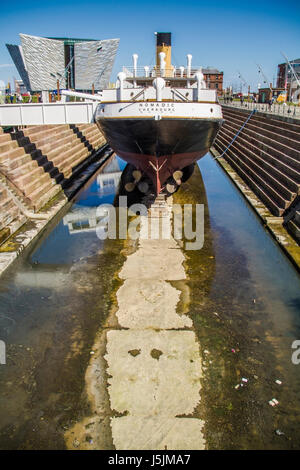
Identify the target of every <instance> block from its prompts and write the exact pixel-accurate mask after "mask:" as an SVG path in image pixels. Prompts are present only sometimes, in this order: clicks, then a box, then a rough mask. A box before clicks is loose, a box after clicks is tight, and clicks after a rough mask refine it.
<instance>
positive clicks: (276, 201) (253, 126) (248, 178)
mask: <svg viewBox="0 0 300 470" xmlns="http://www.w3.org/2000/svg"><path fill="white" fill-rule="evenodd" d="M223 115H224V119H225V122H224V124H223V126H222V128H221V129H220V131H219V133H218V135H217V138H216V140H215V142H214V148H215V149H216V150H217V151H218V153H219V154H221V155H222V154H223V152H224V151H225V150H226V149H227V150H226V152H225V154H224V155H223V157H224V159H225V160H226V161H227V162H228V163H229V164H230V166H231V167H232V168H233V169H234V170H235V171H236V172H237V173H238V174H239V176H240V177H241V178H242V179H243V180H244V181H245V182H246V184H247V185H248V186H249V187H250V188H251V189H252V191H253V192H254V193H255V194H256V195H257V196H258V197H259V198H260V199H261V201H262V202H263V203H264V204H265V205H266V207H267V208H268V209H269V211H270V212H271V214H273V215H274V216H276V217H282V218H283V223H284V225H285V226H286V228H287V229H288V230H289V231H290V233H291V234H292V235H293V236H294V237H295V238H296V239H297V240H298V242H299V241H300V214H299V210H300V199H299V194H300V121H299V120H293V119H292V118H285V117H282V116H274V115H273V116H270V115H268V114H264V113H255V114H253V115H252V116H251V118H250V120H249V121H248V122H247V124H246V126H245V127H244V129H243V130H242V131H241V132H240V134H239V135H238V137H237V138H236V140H235V141H234V142H233V143H232V145H231V146H230V147H229V148H227V147H228V146H229V145H230V143H231V142H232V140H233V138H234V136H235V135H236V133H237V132H238V130H239V129H240V128H241V126H242V125H243V124H244V122H245V121H246V119H247V117H248V116H249V110H243V109H240V108H239V109H237V108H233V107H230V106H223Z"/></svg>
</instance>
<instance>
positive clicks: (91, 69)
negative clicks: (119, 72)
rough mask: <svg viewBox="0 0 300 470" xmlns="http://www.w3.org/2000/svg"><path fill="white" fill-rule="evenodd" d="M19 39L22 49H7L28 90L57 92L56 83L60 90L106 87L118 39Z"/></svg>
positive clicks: (17, 47) (8, 46) (22, 35)
mask: <svg viewBox="0 0 300 470" xmlns="http://www.w3.org/2000/svg"><path fill="white" fill-rule="evenodd" d="M20 38H21V46H16V45H12V44H6V47H7V49H8V51H9V53H10V55H11V58H12V60H13V61H14V63H15V66H16V68H17V70H18V72H19V74H20V77H21V78H22V80H23V82H24V84H25V86H26V88H27V89H28V90H29V91H43V90H45V91H46V90H49V91H51V90H56V88H57V80H59V87H60V88H61V89H64V88H67V87H74V86H75V89H77V90H91V89H92V87H93V85H94V87H95V89H96V90H101V89H103V88H105V87H107V85H108V82H109V78H110V75H111V71H112V67H113V63H114V60H115V56H116V52H117V49H118V45H119V39H105V40H99V41H95V40H89V41H87V40H82V39H71V38H70V39H68V38H53V39H48V38H42V37H38V36H30V35H28V34H20ZM66 76H68V83H66V82H67V81H66ZM70 76H71V77H72V79H71V81H70ZM74 84H75V85H74Z"/></svg>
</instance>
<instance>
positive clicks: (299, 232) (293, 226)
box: [286, 219, 300, 242]
mask: <svg viewBox="0 0 300 470" xmlns="http://www.w3.org/2000/svg"><path fill="white" fill-rule="evenodd" d="M286 226H287V229H288V231H289V232H290V233H291V234H292V235H293V237H294V238H296V240H297V241H298V242H300V225H298V224H297V223H296V221H295V219H293V220H289V221H288V223H287V225H286Z"/></svg>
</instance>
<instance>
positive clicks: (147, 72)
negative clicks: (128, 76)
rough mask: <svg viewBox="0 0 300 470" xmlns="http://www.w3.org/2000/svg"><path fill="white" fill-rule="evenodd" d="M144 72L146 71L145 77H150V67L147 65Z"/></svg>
mask: <svg viewBox="0 0 300 470" xmlns="http://www.w3.org/2000/svg"><path fill="white" fill-rule="evenodd" d="M144 70H145V77H149V67H148V65H145V67H144Z"/></svg>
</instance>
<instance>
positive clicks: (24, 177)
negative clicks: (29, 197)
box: [14, 164, 51, 193]
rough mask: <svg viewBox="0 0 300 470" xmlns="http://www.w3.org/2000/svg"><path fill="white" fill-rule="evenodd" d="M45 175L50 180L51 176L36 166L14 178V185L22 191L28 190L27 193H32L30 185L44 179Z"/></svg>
mask: <svg viewBox="0 0 300 470" xmlns="http://www.w3.org/2000/svg"><path fill="white" fill-rule="evenodd" d="M44 175H47V177H48V179H49V180H50V179H51V178H50V176H49V174H48V173H45V172H44V170H43V168H42V167H40V166H38V165H37V164H36V166H35V168H33V169H31V170H30V171H27V172H26V173H25V174H21V175H18V176H16V177H15V178H14V183H15V184H16V185H17V186H18V187H19V188H21V189H26V191H27V192H28V193H29V192H30V185H31V184H32V183H34V182H35V181H37V180H39V179H40V178H42V177H43V176H44Z"/></svg>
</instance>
